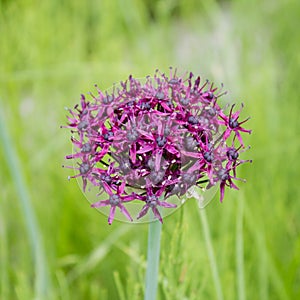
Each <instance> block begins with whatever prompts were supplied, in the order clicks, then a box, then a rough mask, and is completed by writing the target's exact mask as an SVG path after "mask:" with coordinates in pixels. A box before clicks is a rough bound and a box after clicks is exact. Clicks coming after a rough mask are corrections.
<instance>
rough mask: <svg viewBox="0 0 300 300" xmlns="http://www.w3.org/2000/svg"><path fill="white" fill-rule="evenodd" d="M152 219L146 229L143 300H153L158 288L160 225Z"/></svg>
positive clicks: (152, 217)
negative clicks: (146, 243)
mask: <svg viewBox="0 0 300 300" xmlns="http://www.w3.org/2000/svg"><path fill="white" fill-rule="evenodd" d="M150 218H151V219H152V220H151V222H150V223H149V227H148V250H147V268H146V281H145V298H144V299H145V300H155V299H156V294H157V286H158V270H159V256H160V238H161V228H162V224H161V222H159V221H158V220H154V215H153V213H151V215H150Z"/></svg>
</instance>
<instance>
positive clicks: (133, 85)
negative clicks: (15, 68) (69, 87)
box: [66, 69, 251, 224]
mask: <svg viewBox="0 0 300 300" xmlns="http://www.w3.org/2000/svg"><path fill="white" fill-rule="evenodd" d="M96 88H97V95H96V96H95V95H92V94H91V100H90V101H87V100H86V98H85V96H82V97H81V102H80V106H79V105H76V106H75V108H74V110H69V113H70V115H69V116H68V125H67V126H66V127H67V128H69V129H70V130H71V133H72V135H73V136H72V138H71V141H72V143H73V147H74V152H73V154H71V155H68V156H66V158H67V159H73V160H74V161H76V164H75V165H74V166H73V167H71V166H70V167H69V168H73V169H74V170H76V174H75V175H74V176H72V178H75V177H76V178H77V177H81V179H82V182H83V191H84V192H86V191H89V190H90V189H91V187H93V188H95V189H96V191H97V192H96V197H97V198H98V199H97V201H96V202H95V203H93V204H92V207H95V208H103V207H107V208H108V209H109V212H108V223H109V224H111V223H112V222H113V220H114V218H115V217H116V216H117V215H118V214H120V216H121V215H123V216H124V217H125V218H126V219H127V220H129V221H133V219H134V218H136V219H143V217H144V216H145V215H146V214H147V213H148V211H149V210H151V211H152V212H153V214H154V216H155V218H157V219H158V220H159V221H160V222H163V216H165V215H166V214H167V213H168V211H169V212H171V211H173V210H174V209H175V208H176V207H177V206H178V204H180V203H182V201H181V200H180V199H181V198H182V197H183V196H185V195H186V193H187V192H188V191H189V190H190V189H191V188H193V189H194V188H195V187H198V188H199V189H202V190H208V189H210V188H211V187H212V186H216V185H218V186H219V187H220V195H221V196H220V200H221V201H222V200H223V198H224V192H225V188H226V187H227V188H233V189H238V188H237V186H236V185H235V183H234V180H239V178H237V177H236V168H237V167H238V166H239V165H241V164H243V163H245V162H248V161H249V160H241V159H240V154H241V153H242V152H243V151H244V150H245V149H244V143H243V140H242V134H244V133H250V132H251V131H250V130H248V129H245V128H244V127H242V126H243V124H244V123H245V122H246V121H247V120H248V119H246V120H243V121H240V120H239V118H240V113H241V111H235V112H234V105H232V107H231V108H230V111H229V113H226V112H225V111H224V110H223V109H222V108H221V107H220V105H219V103H218V101H219V98H220V97H221V96H222V95H223V94H224V93H223V92H222V91H221V89H220V90H219V89H218V88H216V87H214V86H213V84H211V83H210V82H209V81H205V82H204V83H203V84H201V80H200V77H196V78H194V75H193V74H192V73H189V74H188V75H187V76H186V75H184V76H182V77H180V76H178V75H177V72H176V71H175V72H173V70H172V69H171V72H170V75H169V76H167V75H166V74H161V73H160V72H158V71H156V72H155V74H154V76H153V77H150V76H148V77H146V79H145V81H143V82H142V81H140V80H137V79H135V78H133V76H131V75H130V76H129V77H128V79H127V80H126V81H122V82H121V83H120V85H118V86H117V85H114V87H113V89H112V91H111V92H110V93H109V92H102V91H101V90H100V89H99V88H98V87H97V86H96ZM70 178H71V177H70ZM87 187H88V188H87ZM103 193H106V194H107V198H106V199H105V198H104V199H105V200H102V199H103V198H102V199H101V195H103ZM99 198H100V199H99ZM174 199H175V200H174ZM176 199H177V200H176ZM132 207H134V209H131V208H132ZM133 211H136V213H134V212H133ZM133 214H134V215H133Z"/></svg>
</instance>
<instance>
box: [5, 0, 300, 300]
mask: <svg viewBox="0 0 300 300" xmlns="http://www.w3.org/2000/svg"><path fill="white" fill-rule="evenodd" d="M299 12H300V4H299V2H298V1H296V0H295V1H283V0H281V1H271V0H267V1H263V2H261V1H257V0H255V1H251V2H249V1H245V0H240V1H237V0H232V1H213V0H210V1H196V0H187V1H172V0H169V1H160V0H156V1H138V0H126V1H121V0H119V1H108V0H105V1H101V2H97V1H86V2H84V1H82V2H81V1H34V0H24V1H20V0H19V1H9V0H6V1H3V0H2V1H0V36H1V44H0V105H1V108H0V109H1V118H2V123H3V124H4V126H3V128H4V127H5V129H4V130H5V131H8V132H9V137H10V140H11V146H12V147H13V148H10V149H11V150H10V151H9V153H10V154H12V155H13V153H14V152H15V153H16V155H17V156H16V157H15V158H16V159H17V161H19V167H18V168H19V169H18V170H15V173H11V167H12V164H11V161H10V160H9V157H8V155H7V151H6V152H5V148H4V147H2V146H4V145H3V140H2V139H1V147H0V158H1V162H2V163H1V171H0V183H1V189H0V196H1V199H0V299H34V298H36V299H64V300H65V299H103V300H104V299H122V300H123V299H142V295H143V282H144V268H145V253H146V241H147V226H146V225H136V226H132V225H128V224H122V223H118V222H115V223H114V224H113V226H108V225H107V220H106V218H105V217H104V216H102V215H101V214H99V213H97V212H96V211H94V210H92V209H91V208H90V207H89V204H88V202H87V201H86V200H85V199H84V196H83V195H82V194H81V192H80V188H79V187H78V185H77V183H76V181H75V180H74V181H71V182H68V181H67V176H68V175H69V173H70V172H69V171H68V170H65V169H61V164H62V163H64V156H65V155H66V154H68V153H70V151H71V144H70V142H69V134H68V132H67V131H66V130H62V129H60V128H59V126H60V125H61V124H64V123H65V122H66V119H65V110H64V107H73V106H74V104H75V103H77V101H78V99H79V96H80V94H81V93H88V92H89V91H93V90H94V87H93V85H94V84H95V83H97V84H98V85H99V86H100V87H101V88H103V89H106V88H109V87H110V86H111V85H112V84H113V83H114V82H118V81H120V80H123V79H124V78H126V77H127V76H128V75H129V74H133V75H134V76H136V77H144V76H145V75H148V74H152V73H153V72H154V70H155V69H156V68H159V69H160V70H162V71H165V72H168V67H169V66H173V67H178V69H179V71H180V72H182V73H183V72H185V71H186V70H191V71H193V72H194V73H195V74H200V75H201V76H203V79H206V78H209V79H211V80H213V81H215V82H216V84H217V85H220V84H221V82H223V83H224V85H225V88H226V89H227V90H229V92H230V93H229V95H228V96H226V97H224V101H225V102H226V101H234V102H244V103H245V108H244V111H243V114H244V116H245V117H246V116H248V115H251V117H252V118H251V120H250V121H249V123H248V126H249V127H251V128H252V129H253V134H252V135H251V136H249V137H247V140H246V143H247V144H251V150H250V151H247V152H246V153H245V154H244V157H247V158H249V157H251V158H253V160H254V162H253V164H252V165H247V166H246V165H245V166H243V167H241V169H240V170H239V174H238V175H239V176H240V177H242V178H247V184H242V183H241V184H239V186H240V188H241V191H239V192H235V191H233V192H232V191H228V192H226V196H225V200H224V203H223V204H220V203H219V202H218V197H217V196H216V198H215V199H214V201H213V202H212V203H211V204H210V205H209V206H208V207H207V208H206V209H205V212H206V215H207V219H208V223H209V229H210V236H211V239H212V245H213V247H214V252H215V256H216V261H217V267H218V272H219V275H220V282H221V287H222V294H223V297H224V299H263V300H265V299H272V300H273V299H298V298H300V238H299V236H300V234H299V233H300V221H299V219H300V215H299V211H300V204H299V196H300V193H299V182H298V181H299V169H300V168H299V167H300V163H299V159H298V156H299V150H300V141H299V138H298V135H299V128H300V126H299V121H298V119H299V117H298V116H299V113H300V111H299V110H300V109H299V108H300V105H299V99H298V97H299V95H300V85H299V83H298V78H299V75H300V55H299V51H298V49H299V44H300V36H299V34H298V33H297V28H299V27H300V18H299ZM3 128H2V132H3ZM18 178H21V182H24V186H25V190H26V191H27V192H25V193H28V198H29V200H30V201H31V204H32V207H33V210H34V214H35V215H36V219H37V225H36V226H35V229H36V231H37V233H36V234H38V235H40V238H41V244H42V245H43V246H42V248H38V251H40V252H41V253H42V254H43V255H45V265H44V267H45V268H46V269H45V270H40V272H41V273H38V272H37V269H36V268H37V266H36V264H37V262H39V260H37V257H35V255H33V254H32V246H31V243H32V241H31V239H30V236H29V235H28V234H27V228H28V222H29V220H28V218H27V219H26V214H25V212H24V207H23V206H22V204H21V203H22V202H21V201H20V199H21V198H22V196H21V197H20V193H19V194H18V184H16V183H18ZM21 194H23V195H24V192H23V193H22V192H21ZM181 214H182V213H181V212H180V211H177V212H176V213H175V214H174V215H172V216H171V217H169V218H167V219H166V220H165V224H164V226H163V239H162V261H161V267H160V286H159V297H158V299H219V298H220V296H219V298H217V292H216V289H215V286H214V280H213V273H212V270H211V268H210V261H209V255H208V253H207V251H206V244H205V237H204V234H203V230H204V229H203V227H202V223H201V219H200V218H199V214H198V212H197V206H196V204H195V203H194V202H193V201H190V202H188V203H187V204H186V205H185V206H184V209H183V214H182V215H181ZM174 228H175V230H174ZM36 239H37V240H38V239H39V237H38V236H37V237H36ZM39 274H40V275H42V276H45V277H47V276H48V277H49V278H48V281H46V284H45V290H46V292H44V290H43V289H41V287H40V288H39V287H36V285H39V284H41V283H39V279H40V278H37V275H39Z"/></svg>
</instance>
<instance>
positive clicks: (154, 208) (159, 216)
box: [152, 206, 163, 223]
mask: <svg viewBox="0 0 300 300" xmlns="http://www.w3.org/2000/svg"><path fill="white" fill-rule="evenodd" d="M152 211H153V213H154V216H155V217H156V218H157V219H158V220H159V221H160V223H163V220H162V217H161V215H160V213H159V211H158V209H157V208H156V207H155V206H154V207H152Z"/></svg>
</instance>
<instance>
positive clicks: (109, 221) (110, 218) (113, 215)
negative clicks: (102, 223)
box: [108, 206, 116, 225]
mask: <svg viewBox="0 0 300 300" xmlns="http://www.w3.org/2000/svg"><path fill="white" fill-rule="evenodd" d="M115 212H116V206H112V207H111V208H110V212H109V217H108V224H109V225H111V223H112V221H113V220H114V217H115Z"/></svg>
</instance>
